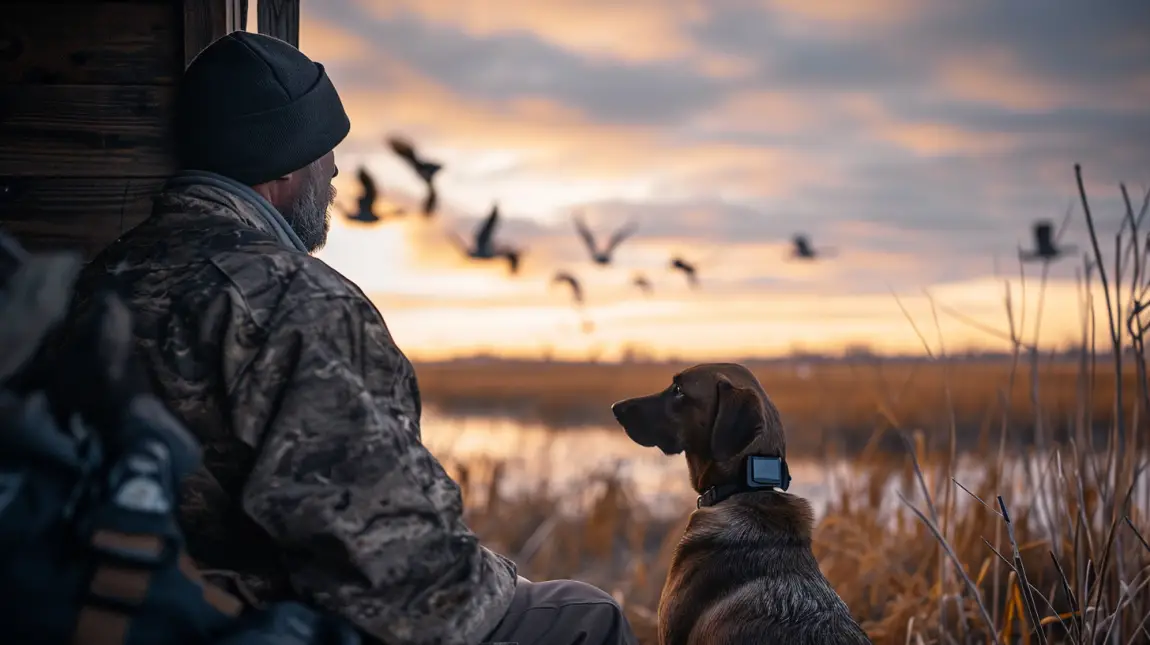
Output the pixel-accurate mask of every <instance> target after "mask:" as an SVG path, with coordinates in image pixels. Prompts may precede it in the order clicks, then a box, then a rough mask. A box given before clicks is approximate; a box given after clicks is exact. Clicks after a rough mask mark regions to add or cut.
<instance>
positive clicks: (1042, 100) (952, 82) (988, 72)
mask: <svg viewBox="0 0 1150 645" xmlns="http://www.w3.org/2000/svg"><path fill="white" fill-rule="evenodd" d="M936 75H937V78H938V82H939V84H940V85H941V87H942V89H943V91H945V92H947V93H949V94H950V95H951V96H953V97H954V98H957V99H960V100H964V101H972V102H978V103H985V104H987V105H993V106H997V107H1005V108H1009V109H1012V110H1030V111H1045V110H1054V109H1058V108H1061V107H1067V106H1071V105H1075V104H1079V103H1081V102H1082V96H1081V88H1076V87H1071V86H1069V85H1063V84H1059V83H1052V82H1049V81H1046V80H1043V79H1040V78H1037V77H1036V76H1034V75H1033V74H1031V73H1030V72H1028V71H1027V70H1026V69H1024V68H1023V66H1022V63H1021V62H1020V61H1019V60H1018V57H1017V55H1015V54H1014V53H1013V52H1011V51H1010V50H1009V49H1006V48H1004V47H998V48H993V47H984V48H980V49H979V50H977V51H970V52H963V54H962V55H961V56H957V57H954V58H952V59H950V60H948V61H946V62H944V63H943V64H942V65H941V66H940V67H939V69H938V71H937V73H936Z"/></svg>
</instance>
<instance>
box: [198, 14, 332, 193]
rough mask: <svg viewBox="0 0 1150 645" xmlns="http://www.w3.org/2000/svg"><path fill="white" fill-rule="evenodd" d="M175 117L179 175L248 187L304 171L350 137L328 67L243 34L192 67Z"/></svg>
mask: <svg viewBox="0 0 1150 645" xmlns="http://www.w3.org/2000/svg"><path fill="white" fill-rule="evenodd" d="M175 112H176V118H175V136H176V155H177V158H178V161H179V165H180V167H181V168H182V169H185V170H206V171H210V172H215V173H218V174H221V175H223V176H225V177H230V178H231V179H234V180H236V181H238V182H241V183H243V184H246V185H248V186H255V185H257V184H262V183H264V182H267V181H271V180H273V179H275V178H277V177H282V176H283V175H286V174H287V173H289V172H292V171H295V170H299V169H300V168H303V167H304V166H307V165H308V164H310V163H311V162H313V161H315V160H316V159H319V158H320V157H322V156H324V155H325V154H327V153H328V152H330V151H331V150H332V149H334V148H335V147H336V145H338V144H339V142H340V141H343V139H344V137H346V136H347V133H348V132H349V131H350V130H351V121H349V120H348V118H347V113H346V112H344V109H343V103H342V102H341V101H340V100H339V94H337V93H336V91H335V86H334V85H332V84H331V80H330V79H328V77H327V72H325V71H324V68H323V65H321V64H319V63H316V62H313V61H312V60H311V59H309V58H308V57H307V56H305V55H304V54H303V52H301V51H300V50H298V49H296V48H295V47H292V46H291V45H290V44H288V43H286V42H284V41H282V40H279V39H277V38H272V37H271V36H265V35H262V34H253V33H249V32H246V31H235V32H232V33H230V34H228V35H226V36H224V37H223V38H220V39H219V40H216V41H215V42H213V43H212V44H211V45H208V47H207V48H206V49H204V50H203V51H201V52H200V53H199V55H197V56H196V57H195V58H194V59H193V60H192V62H191V64H190V65H188V69H187V71H185V72H184V76H183V78H182V79H181V81H180V88H179V92H178V95H177V98H176V110H175Z"/></svg>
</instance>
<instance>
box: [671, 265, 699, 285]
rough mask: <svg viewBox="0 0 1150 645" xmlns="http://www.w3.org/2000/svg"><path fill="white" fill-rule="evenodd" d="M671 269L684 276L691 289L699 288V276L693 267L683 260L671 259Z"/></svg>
mask: <svg viewBox="0 0 1150 645" xmlns="http://www.w3.org/2000/svg"><path fill="white" fill-rule="evenodd" d="M671 268H672V269H677V270H679V271H682V272H683V273H684V274H686V276H687V283H688V284H690V285H691V288H692V289H694V288H695V287H698V286H699V276H698V275H697V274H696V272H695V265H693V264H691V263H689V262H687V261H686V260H684V259H683V258H679V257H675V258H671Z"/></svg>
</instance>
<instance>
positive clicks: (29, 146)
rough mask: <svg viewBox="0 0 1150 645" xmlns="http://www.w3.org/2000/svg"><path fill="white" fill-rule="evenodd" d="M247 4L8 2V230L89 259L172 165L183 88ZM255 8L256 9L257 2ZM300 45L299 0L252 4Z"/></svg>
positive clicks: (2, 215)
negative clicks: (195, 62)
mask: <svg viewBox="0 0 1150 645" xmlns="http://www.w3.org/2000/svg"><path fill="white" fill-rule="evenodd" d="M248 4H249V3H248V2H247V0H117V1H105V0H87V1H85V0H71V1H57V0H22V1H11V0H0V227H3V228H4V229H5V230H7V231H9V232H11V233H13V234H14V235H15V236H16V237H17V239H19V240H20V242H21V243H22V244H24V245H25V247H26V248H29V249H75V250H78V251H80V252H82V253H83V255H84V257H85V259H91V257H92V256H94V255H95V254H96V253H97V252H98V251H99V250H100V249H102V248H103V247H105V246H106V245H108V244H109V243H111V242H112V241H113V240H115V239H116V238H117V237H118V236H119V235H120V234H121V233H123V232H124V231H127V230H128V229H129V228H131V227H133V226H135V225H136V224H138V223H139V222H140V221H142V220H143V219H144V218H146V217H147V216H148V214H149V212H150V211H151V198H152V196H153V195H154V194H155V193H156V191H157V190H158V189H159V187H160V186H161V185H162V183H163V181H164V180H165V179H166V178H167V177H168V176H169V175H170V174H171V173H172V171H173V170H174V162H173V158H172V143H171V133H170V122H171V117H172V104H173V99H174V97H175V90H176V83H177V82H178V80H179V78H180V75H181V74H182V73H183V71H184V68H185V67H186V65H187V63H188V62H190V61H191V59H192V58H193V57H195V55H196V54H197V53H199V52H200V51H201V50H202V49H203V48H204V47H206V46H207V45H208V44H209V43H210V42H212V41H213V40H215V39H216V38H219V37H221V36H223V35H225V34H227V33H230V32H232V31H236V30H239V29H242V28H243V27H244V25H245V23H246V17H247V6H248ZM252 4H256V3H252ZM256 10H257V12H258V14H259V18H258V25H259V29H260V31H261V32H262V33H267V34H270V35H273V36H276V37H277V38H282V39H283V40H287V41H288V42H291V43H292V44H293V45H297V46H298V38H299V36H298V34H299V0H291V1H280V0H261V1H260V2H259V3H258V4H256Z"/></svg>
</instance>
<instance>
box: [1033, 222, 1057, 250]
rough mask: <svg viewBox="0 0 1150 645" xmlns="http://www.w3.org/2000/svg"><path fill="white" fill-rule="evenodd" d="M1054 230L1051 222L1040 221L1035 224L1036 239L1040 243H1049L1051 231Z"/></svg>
mask: <svg viewBox="0 0 1150 645" xmlns="http://www.w3.org/2000/svg"><path fill="white" fill-rule="evenodd" d="M1053 232H1054V227H1053V226H1051V224H1050V223H1049V222H1039V223H1037V224H1035V225H1034V239H1035V241H1037V242H1038V243H1039V244H1040V245H1042V244H1049V243H1050V242H1051V241H1053V240H1052V239H1051V233H1053Z"/></svg>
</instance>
